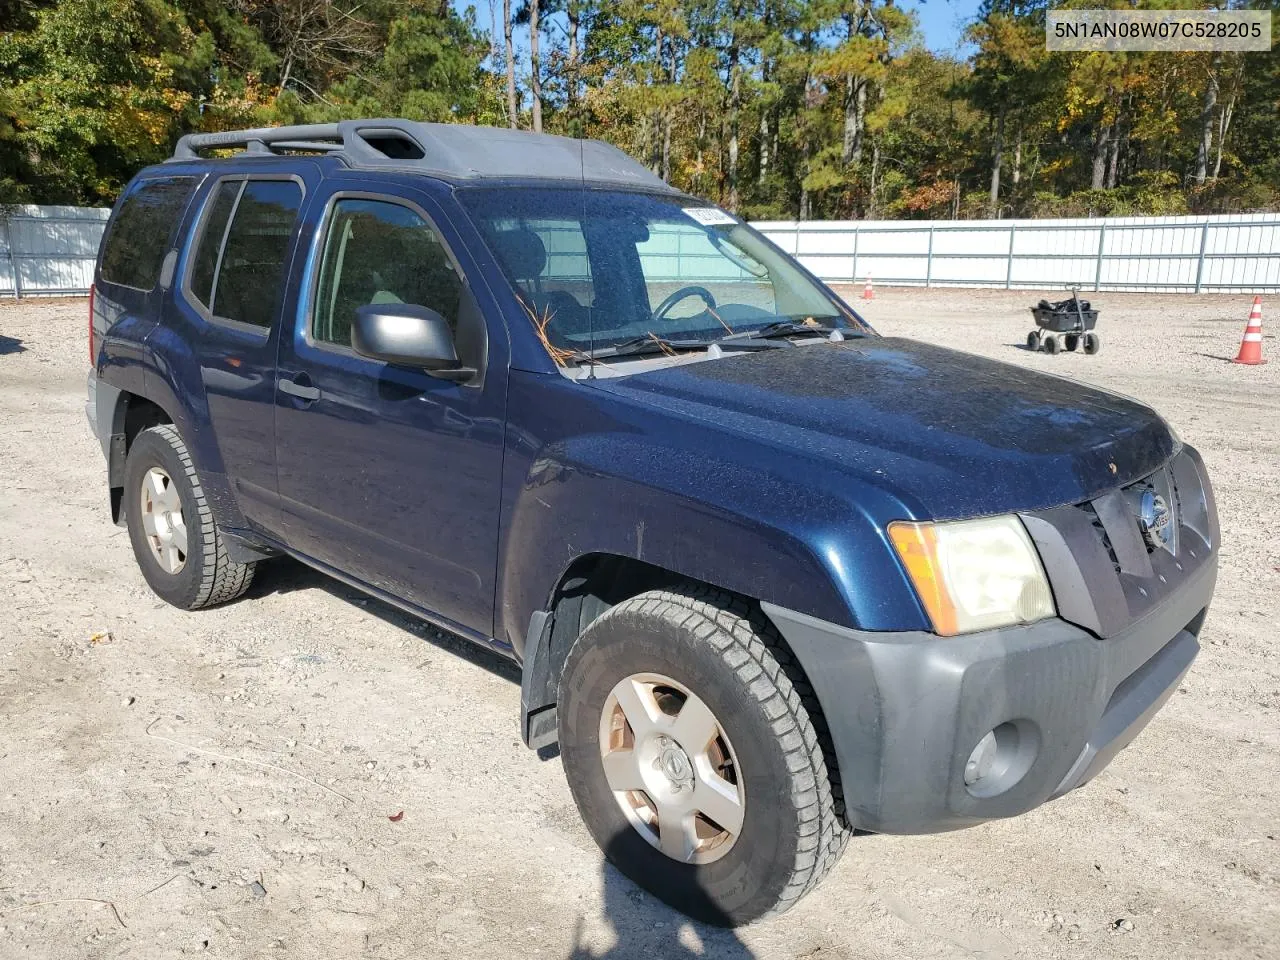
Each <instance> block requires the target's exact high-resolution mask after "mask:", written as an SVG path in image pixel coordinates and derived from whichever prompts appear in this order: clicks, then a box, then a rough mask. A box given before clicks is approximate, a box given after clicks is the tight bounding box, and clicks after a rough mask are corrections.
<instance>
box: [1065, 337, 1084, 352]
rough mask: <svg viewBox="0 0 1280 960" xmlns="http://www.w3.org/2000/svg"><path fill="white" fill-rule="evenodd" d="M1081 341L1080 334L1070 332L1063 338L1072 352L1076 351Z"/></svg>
mask: <svg viewBox="0 0 1280 960" xmlns="http://www.w3.org/2000/svg"><path fill="white" fill-rule="evenodd" d="M1079 343H1080V335H1079V334H1075V333H1068V334H1067V335H1066V336H1065V337H1063V338H1062V345H1063V346H1064V347H1066V349H1067V350H1068V351H1071V352H1074V351H1075V349H1076V347H1077V346H1078V345H1079Z"/></svg>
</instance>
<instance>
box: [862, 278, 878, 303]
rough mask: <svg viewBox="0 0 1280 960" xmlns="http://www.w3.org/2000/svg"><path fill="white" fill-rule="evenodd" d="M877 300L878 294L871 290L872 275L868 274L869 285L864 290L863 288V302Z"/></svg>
mask: <svg viewBox="0 0 1280 960" xmlns="http://www.w3.org/2000/svg"><path fill="white" fill-rule="evenodd" d="M875 298H876V292H875V291H874V290H872V289H871V274H869V273H868V274H867V285H866V286H865V287H863V288H862V299H863V300H874V299H875Z"/></svg>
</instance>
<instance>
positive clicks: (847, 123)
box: [840, 77, 867, 167]
mask: <svg viewBox="0 0 1280 960" xmlns="http://www.w3.org/2000/svg"><path fill="white" fill-rule="evenodd" d="M844 94H845V95H844V140H843V142H842V143H841V149H840V159H841V160H842V161H843V162H844V165H845V166H846V167H847V166H849V165H850V164H852V165H853V166H855V167H856V166H857V165H858V164H860V163H861V162H862V132H863V129H864V128H865V126H866V114H867V81H866V80H865V79H863V78H862V77H846V78H845V85H844Z"/></svg>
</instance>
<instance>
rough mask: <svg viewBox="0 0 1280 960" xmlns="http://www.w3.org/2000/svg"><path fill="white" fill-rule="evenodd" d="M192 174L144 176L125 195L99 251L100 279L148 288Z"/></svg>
mask: <svg viewBox="0 0 1280 960" xmlns="http://www.w3.org/2000/svg"><path fill="white" fill-rule="evenodd" d="M194 185H195V178H194V177H162V178H160V179H157V180H143V181H142V182H141V183H139V184H138V185H137V186H136V187H135V188H134V190H133V192H131V193H130V194H129V196H128V197H126V198H125V201H124V203H123V204H122V205H121V207H120V211H119V213H117V214H116V217H115V220H114V221H113V222H112V224H111V232H110V233H109V234H108V235H107V242H106V247H105V248H104V249H103V251H102V279H103V280H105V281H106V282H107V283H119V284H123V285H124V286H126V287H137V288H138V289H140V290H151V289H152V288H153V287H155V285H156V280H157V279H159V277H160V265H161V263H163V262H164V255H165V253H166V252H167V251H168V249H169V235H170V234H171V233H172V232H173V227H174V223H175V222H176V221H177V220H178V218H179V217H181V216H182V211H183V210H184V209H185V208H186V205H187V198H188V197H189V196H190V195H191V189H192V187H193V186H194Z"/></svg>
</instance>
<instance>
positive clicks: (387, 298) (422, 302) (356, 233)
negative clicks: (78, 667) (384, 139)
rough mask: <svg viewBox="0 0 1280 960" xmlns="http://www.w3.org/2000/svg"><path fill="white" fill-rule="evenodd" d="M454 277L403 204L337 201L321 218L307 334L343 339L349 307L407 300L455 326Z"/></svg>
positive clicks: (428, 232) (432, 234) (427, 229)
mask: <svg viewBox="0 0 1280 960" xmlns="http://www.w3.org/2000/svg"><path fill="white" fill-rule="evenodd" d="M461 291H462V281H461V278H459V276H458V274H457V272H456V271H455V270H454V268H453V262H452V261H451V260H450V259H449V256H448V254H447V253H446V252H445V248H444V246H443V245H442V244H441V242H440V238H439V236H438V235H437V234H436V231H435V229H434V228H433V227H432V226H431V224H429V223H427V221H425V220H423V219H422V217H420V216H419V215H418V214H416V213H414V212H413V211H412V210H410V209H409V208H408V207H403V206H401V205H400V204H398V203H387V202H384V201H381V200H356V199H347V200H339V201H338V202H337V204H336V205H335V206H334V209H333V214H332V216H331V217H330V219H329V232H328V234H327V235H326V237H325V242H324V254H323V257H322V260H321V266H320V283H319V286H318V287H317V289H316V303H315V309H314V310H313V313H312V322H311V336H312V337H313V338H314V339H316V340H319V341H323V342H325V343H337V344H341V345H343V346H350V345H351V323H352V321H353V320H354V319H355V311H356V307H361V306H364V305H365V304H369V303H413V304H417V305H419V306H423V307H430V308H431V309H432V310H435V311H436V312H437V313H439V314H440V315H441V316H443V317H444V318H445V319H446V320H448V321H449V325H450V326H452V327H454V328H455V329H456V327H457V322H458V300H459V297H460V295H461Z"/></svg>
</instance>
